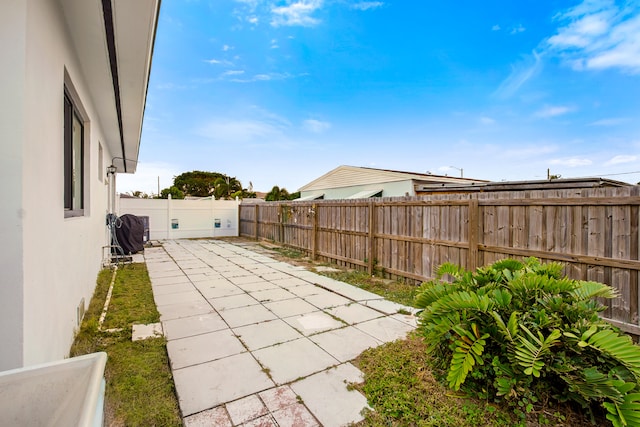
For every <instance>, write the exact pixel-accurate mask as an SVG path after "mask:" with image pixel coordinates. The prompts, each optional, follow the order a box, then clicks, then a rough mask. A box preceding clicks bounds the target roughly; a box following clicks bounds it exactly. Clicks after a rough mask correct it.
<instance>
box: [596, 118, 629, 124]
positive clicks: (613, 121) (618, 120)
mask: <svg viewBox="0 0 640 427" xmlns="http://www.w3.org/2000/svg"><path fill="white" fill-rule="evenodd" d="M629 121H630V120H629V118H628V117H611V118H608V119H600V120H596V121H595V122H593V123H589V126H617V125H621V124H623V123H627V122H629Z"/></svg>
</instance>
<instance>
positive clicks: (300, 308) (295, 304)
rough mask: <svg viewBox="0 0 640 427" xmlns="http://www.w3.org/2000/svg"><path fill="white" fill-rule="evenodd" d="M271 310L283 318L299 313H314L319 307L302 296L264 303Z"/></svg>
mask: <svg viewBox="0 0 640 427" xmlns="http://www.w3.org/2000/svg"><path fill="white" fill-rule="evenodd" d="M264 306H265V307H267V308H268V309H269V310H271V311H272V312H273V313H275V314H276V315H277V316H278V317H280V318H281V319H284V318H285V317H291V316H296V315H299V314H306V313H312V312H314V311H317V310H318V309H317V308H316V307H314V306H313V305H311V304H309V303H308V302H306V301H305V300H303V299H302V298H293V299H288V300H285V301H275V302H268V303H265V304H264Z"/></svg>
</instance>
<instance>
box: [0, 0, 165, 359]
mask: <svg viewBox="0 0 640 427" xmlns="http://www.w3.org/2000/svg"><path fill="white" fill-rule="evenodd" d="M159 7H160V1H159V0H3V1H2V8H1V12H0V46H1V47H0V52H1V54H0V65H1V69H2V71H1V73H2V78H1V79H0V93H1V94H2V96H1V97H0V142H1V144H2V151H3V153H2V156H1V157H0V170H1V171H2V182H3V184H4V190H3V194H2V203H0V219H1V221H0V236H2V244H3V247H2V252H1V256H0V271H1V276H0V277H1V280H0V371H1V370H7V369H11V368H17V367H22V366H26V365H32V364H36V363H41V362H48V361H52V360H56V359H62V358H64V357H66V356H68V355H69V348H70V345H71V343H72V341H73V337H74V331H75V330H76V328H77V327H78V326H79V322H80V320H81V316H82V314H83V312H84V309H85V308H86V307H87V305H88V303H89V301H90V299H91V296H92V294H93V291H94V289H95V284H96V277H97V273H98V271H99V270H100V268H101V264H102V258H103V247H104V246H105V245H107V244H108V238H107V230H106V227H105V216H106V213H107V200H108V186H107V174H106V168H107V167H108V166H109V165H110V164H112V163H113V164H114V165H115V166H116V167H117V171H118V172H124V173H133V172H135V169H136V162H137V158H138V149H139V144H140V133H141V129H142V118H143V113H144V106H145V101H146V93H147V84H148V79H149V72H150V67H151V56H152V51H153V43H154V39H155V29H156V24H157V19H158V13H159Z"/></svg>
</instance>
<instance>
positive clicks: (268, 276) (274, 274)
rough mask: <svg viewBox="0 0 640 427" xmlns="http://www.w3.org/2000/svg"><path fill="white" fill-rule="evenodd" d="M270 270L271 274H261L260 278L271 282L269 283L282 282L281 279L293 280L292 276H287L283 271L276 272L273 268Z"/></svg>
mask: <svg viewBox="0 0 640 427" xmlns="http://www.w3.org/2000/svg"><path fill="white" fill-rule="evenodd" d="M269 270H270V271H271V272H269V273H262V274H260V277H262V278H263V279H264V280H269V281H271V280H281V279H289V278H291V276H290V275H288V274H285V273H283V272H281V271H277V270H274V269H273V268H270V269H269Z"/></svg>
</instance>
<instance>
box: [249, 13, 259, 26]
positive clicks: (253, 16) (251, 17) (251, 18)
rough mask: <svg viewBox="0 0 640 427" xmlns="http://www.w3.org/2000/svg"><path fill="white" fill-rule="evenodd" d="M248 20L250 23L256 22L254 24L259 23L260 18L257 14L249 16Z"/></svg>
mask: <svg viewBox="0 0 640 427" xmlns="http://www.w3.org/2000/svg"><path fill="white" fill-rule="evenodd" d="M247 21H248V22H249V23H250V24H254V25H256V24H257V23H258V21H259V19H258V17H257V16H255V15H252V16H249V17H247Z"/></svg>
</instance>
